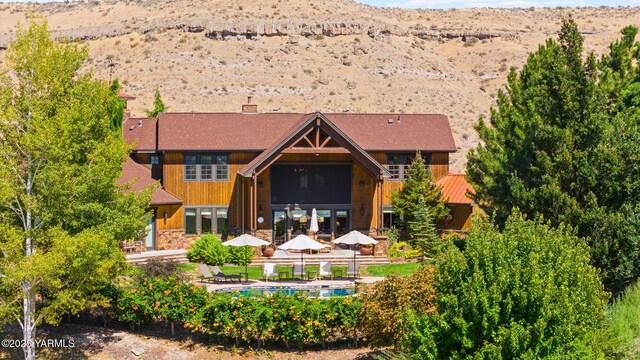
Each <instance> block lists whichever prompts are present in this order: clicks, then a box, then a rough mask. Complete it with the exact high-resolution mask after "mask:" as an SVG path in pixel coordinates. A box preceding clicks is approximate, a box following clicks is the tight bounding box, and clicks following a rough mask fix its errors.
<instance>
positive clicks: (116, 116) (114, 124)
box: [109, 78, 127, 132]
mask: <svg viewBox="0 0 640 360" xmlns="http://www.w3.org/2000/svg"><path fill="white" fill-rule="evenodd" d="M109 91H110V92H111V94H110V95H111V96H109V99H110V101H112V102H113V103H112V104H110V106H109V109H110V111H109V120H110V123H111V128H112V129H114V130H115V131H118V132H120V131H122V121H123V120H124V109H125V107H126V103H127V102H126V101H125V100H124V99H120V98H119V97H118V94H119V93H120V81H118V79H117V78H116V79H115V80H113V82H112V83H111V85H109Z"/></svg>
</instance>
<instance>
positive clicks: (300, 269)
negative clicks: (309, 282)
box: [292, 263, 304, 280]
mask: <svg viewBox="0 0 640 360" xmlns="http://www.w3.org/2000/svg"><path fill="white" fill-rule="evenodd" d="M296 276H300V278H301V279H302V280H304V263H293V273H292V277H296Z"/></svg>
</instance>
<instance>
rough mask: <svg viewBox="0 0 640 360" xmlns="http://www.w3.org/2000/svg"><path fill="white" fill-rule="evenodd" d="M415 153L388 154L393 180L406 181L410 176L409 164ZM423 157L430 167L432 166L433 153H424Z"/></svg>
mask: <svg viewBox="0 0 640 360" xmlns="http://www.w3.org/2000/svg"><path fill="white" fill-rule="evenodd" d="M413 158H414V154H387V170H389V173H390V174H391V178H390V179H389V180H391V181H404V180H407V179H408V178H409V166H410V165H411V162H412V161H413ZM423 158H424V159H425V162H426V164H427V166H428V167H431V165H430V164H431V154H424V155H423Z"/></svg>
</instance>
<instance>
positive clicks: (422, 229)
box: [409, 198, 442, 262]
mask: <svg viewBox="0 0 640 360" xmlns="http://www.w3.org/2000/svg"><path fill="white" fill-rule="evenodd" d="M409 233H410V234H411V239H410V243H411V246H412V248H414V249H416V250H419V251H420V255H421V256H422V260H423V262H424V257H425V256H427V257H435V256H436V255H437V254H438V251H439V250H440V247H441V246H442V239H440V236H438V234H437V233H436V226H435V224H434V223H433V218H432V217H431V214H430V213H429V208H428V207H427V206H426V204H425V202H424V200H422V198H421V199H420V201H419V202H418V208H417V209H416V210H415V211H414V213H413V220H412V221H410V222H409Z"/></svg>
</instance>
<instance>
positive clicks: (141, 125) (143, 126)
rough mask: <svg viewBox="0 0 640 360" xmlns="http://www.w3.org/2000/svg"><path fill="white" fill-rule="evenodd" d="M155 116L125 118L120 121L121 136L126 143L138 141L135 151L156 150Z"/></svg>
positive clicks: (156, 120)
mask: <svg viewBox="0 0 640 360" xmlns="http://www.w3.org/2000/svg"><path fill="white" fill-rule="evenodd" d="M157 123H158V119H156V118H150V119H149V118H127V119H125V120H124V121H123V122H122V136H123V137H124V140H125V141H126V142H127V144H129V145H131V144H133V143H135V142H136V141H137V142H138V143H137V144H136V146H135V147H134V150H135V151H143V152H144V151H156V126H157Z"/></svg>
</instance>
